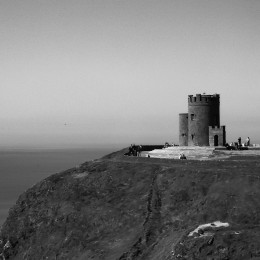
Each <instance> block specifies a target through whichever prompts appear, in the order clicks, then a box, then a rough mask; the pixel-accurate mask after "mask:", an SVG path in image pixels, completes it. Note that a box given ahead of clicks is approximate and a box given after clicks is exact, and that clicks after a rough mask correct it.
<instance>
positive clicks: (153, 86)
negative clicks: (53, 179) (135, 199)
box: [0, 0, 260, 148]
mask: <svg viewBox="0 0 260 260" xmlns="http://www.w3.org/2000/svg"><path fill="white" fill-rule="evenodd" d="M0 37H1V41H0V90H1V99H0V100H1V101H0V110H1V112H0V120H1V123H0V140H1V141H0V146H6V147H22V146H26V147H27V146H32V147H93V146H95V147H97V146H117V147H122V148H123V147H125V146H127V145H130V144H131V143H136V144H163V143H164V142H166V141H167V142H170V143H172V142H174V143H178V129H179V127H178V120H179V117H178V114H179V113H185V112H187V111H188V104H187V97H188V95H195V94H198V93H206V94H214V93H219V94H220V113H221V118H220V121H221V122H220V123H221V125H226V131H227V140H228V141H236V140H237V138H238V137H239V136H241V137H242V141H243V140H245V138H246V137H247V136H249V137H250V138H251V142H252V143H260V120H259V114H260V112H259V111H260V102H259V97H260V1H259V0H244V1H241V0H218V1H216V0H196V1H194V0H169V1H168V0H163V1H159V0H157V1H154V0H102V1H101V0H31V1H30V0H23V1H21V0H0Z"/></svg>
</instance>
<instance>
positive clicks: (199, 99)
mask: <svg viewBox="0 0 260 260" xmlns="http://www.w3.org/2000/svg"><path fill="white" fill-rule="evenodd" d="M188 104H189V105H191V106H192V105H193V106H194V105H199V106H201V105H203V104H204V105H211V104H219V94H214V95H205V94H202V95H201V94H196V96H193V95H189V96H188Z"/></svg>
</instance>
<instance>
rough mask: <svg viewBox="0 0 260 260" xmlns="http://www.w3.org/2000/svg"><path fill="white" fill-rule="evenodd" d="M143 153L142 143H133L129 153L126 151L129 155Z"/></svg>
mask: <svg viewBox="0 0 260 260" xmlns="http://www.w3.org/2000/svg"><path fill="white" fill-rule="evenodd" d="M141 153H142V146H141V145H135V144H131V146H130V147H129V148H128V153H126V155H128V156H141Z"/></svg>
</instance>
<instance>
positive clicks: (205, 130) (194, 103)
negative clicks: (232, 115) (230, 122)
mask: <svg viewBox="0 0 260 260" xmlns="http://www.w3.org/2000/svg"><path fill="white" fill-rule="evenodd" d="M219 118H220V115H219V94H214V95H204V94H203V95H201V94H197V95H196V96H193V95H189V97H188V146H194V145H198V146H209V126H217V127H219V125H220V122H219V121H220V120H219Z"/></svg>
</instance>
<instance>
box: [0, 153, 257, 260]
mask: <svg viewBox="0 0 260 260" xmlns="http://www.w3.org/2000/svg"><path fill="white" fill-rule="evenodd" d="M124 152H125V151H120V152H118V153H114V154H111V155H109V156H106V157H104V158H102V159H100V160H96V161H91V162H86V163H83V164H82V165H81V166H80V167H79V168H74V169H70V170H67V171H65V172H62V173H59V174H55V175H52V176H50V177H49V178H47V179H45V180H43V181H41V182H40V183H38V184H36V185H35V186H33V187H32V188H30V189H29V190H27V191H26V192H25V193H24V194H22V195H21V196H20V197H19V199H18V201H17V203H16V205H15V206H14V207H13V208H12V209H11V210H10V212H9V216H8V218H7V220H6V222H5V224H4V225H3V227H2V231H1V234H0V246H1V251H0V252H2V256H3V257H5V259H111V260H112V259H121V260H123V259H154V260H157V259H250V258H252V259H260V243H259V241H260V225H259V224H260V160H259V157H250V158H249V157H248V158H247V157H243V158H242V159H243V160H241V158H240V159H239V160H238V158H232V159H228V160H225V161H188V160H187V161H186V160H183V161H182V160H160V159H152V158H137V157H126V156H123V154H124ZM216 221H218V222H216ZM203 224H208V225H205V226H200V225H203ZM199 226H200V227H199ZM193 231H194V232H193Z"/></svg>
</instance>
